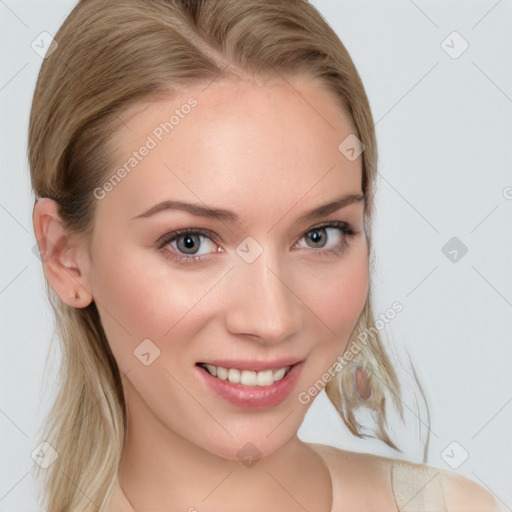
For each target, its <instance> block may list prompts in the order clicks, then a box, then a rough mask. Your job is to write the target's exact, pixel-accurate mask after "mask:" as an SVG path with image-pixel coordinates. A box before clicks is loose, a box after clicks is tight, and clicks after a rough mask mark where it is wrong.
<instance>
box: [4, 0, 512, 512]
mask: <svg viewBox="0 0 512 512" xmlns="http://www.w3.org/2000/svg"><path fill="white" fill-rule="evenodd" d="M312 3H313V4H314V5H315V6H316V7H317V8H318V9H319V10H320V12H321V13H322V14H323V16H324V17H325V18H326V20H327V21H328V22H329V23H330V24H331V26H332V27H333V28H334V30H335V31H336V32H337V33H338V35H339V36H340V38H341V40H342V41H343V43H344V44H345V46H346V47H347V49H348V50H349V52H350V54H351V56H352V58H353V59H354V61H355V63H356V66H357V68H358V70H359V72H360V75H361V77H362V79H363V82H364V85H365V87H366V91H367V93H368V96H369V98H370V103H371V107H372V111H373V114H374V118H375V122H376V129H377V137H378V143H379V153H380V164H379V179H378V191H377V216H376V218H375V223H374V246H375V252H376V254H377V257H376V268H375V269H374V274H373V285H374V296H375V312H376V314H377V316H378V315H379V313H381V312H384V311H386V310H387V309H388V308H389V307H390V306H391V304H392V303H393V302H395V301H399V302H400V303H401V304H402V305H403V311H402V312H400V313H399V314H398V315H397V316H396V318H395V319H394V320H392V321H391V322H390V324H388V326H387V328H386V331H385V334H386V340H388V341H390V342H391V343H392V344H393V346H394V347H396V350H397V352H398V353H399V354H400V353H401V354H403V353H404V347H407V348H408V350H409V352H410V353H411V355H412V357H413V360H414V363H415V367H416V369H417V372H418V374H419V377H420V379H421V382H422V385H423V387H424V390H425V393H426V395H427V398H428V401H429V405H430V411H431V420H432V422H431V433H430V438H431V439H430V447H429V452H428V463H429V464H431V465H433V466H437V467H443V468H448V469H449V468H450V466H449V465H448V464H447V461H450V462H451V463H452V465H457V464H456V463H457V461H460V459H461V457H462V456H463V454H464V453H465V452H467V453H468V455H469V457H468V458H467V460H466V461H465V462H463V463H462V464H461V465H460V466H458V467H457V469H456V470H457V471H458V472H460V473H462V474H464V475H466V476H468V477H470V478H472V479H473V480H476V481H478V482H479V483H481V484H482V485H484V486H486V487H488V488H489V489H490V490H491V491H492V492H494V493H495V494H496V495H497V496H498V497H499V499H500V500H501V501H503V502H504V503H505V504H506V506H507V507H508V508H509V509H511V510H512V491H511V486H510V482H511V477H512V441H511V429H510V426H511V423H512V421H511V420H512V403H511V402H512V384H511V378H510V370H511V360H512V359H511V352H512V349H511V343H510V341H511V336H510V333H511V330H512V320H511V319H512V272H511V261H512V254H511V252H512V251H511V248H512V229H511V225H512V222H511V220H512V173H511V168H512V167H511V166H512V149H511V148H512V138H511V133H512V72H511V63H512V32H511V31H510V27H511V26H512V24H511V21H512V1H511V0H500V1H496V0H479V1H467V0H465V1H453V0H451V1H446V0H444V1H439V0H437V1H432V0H430V1H427V0H415V1H412V0H394V1H391V0H386V1H377V0H374V1H361V0H357V1H355V0H353V1H342V0H314V1H313V2H312ZM74 4H75V1H74V0H73V1H69V0H66V1H64V0H60V1H58V2H57V1H48V0H46V1H44V2H28V1H17V2H15V1H14V0H0V38H1V43H2V44H1V48H2V67H1V69H0V105H1V109H2V110H1V138H0V144H1V147H2V153H1V154H2V159H1V164H2V165H1V173H2V174H1V179H2V181H1V185H2V186H1V188H0V227H1V234H2V247H3V250H2V262H1V265H0V311H1V320H2V324H1V327H2V344H1V348H2V357H1V364H2V367H1V378H2V382H1V388H0V389H1V391H2V393H1V396H0V433H1V434H0V450H1V452H0V461H1V462H0V475H1V480H0V512H24V511H34V510H36V506H35V501H34V499H35V486H34V482H33V480H32V477H31V474H30V473H29V471H30V467H31V464H32V459H31V456H30V454H31V452H32V451H33V450H34V448H35V447H36V440H37V437H36V436H37V433H38V430H39V429H40V423H41V418H42V415H43V414H44V412H45V411H46V409H47V406H48V404H49V396H50V394H51V393H50V390H45V389H43V388H42V377H43V363H44V358H45V356H46V353H47V350H48V346H49V340H50V336H51V333H52V329H53V318H52V314H51V309H50V306H49V304H48V303H47V299H46V295H45V291H44V281H43V274H42V267H41V263H40V261H39V259H38V258H37V257H36V256H35V255H34V253H33V247H34V244H35V238H34V234H33V231H32V220H31V213H32V204H33V198H32V195H31V192H30V184H29V171H28V164H27V159H26V143H27V127H28V116H29V111H30V103H31V98H32V94H33V89H34V85H35V80H36V77H37V73H38V71H39V67H40V65H41V58H40V57H39V55H37V54H36V53H35V52H34V50H32V48H31V43H32V41H33V40H34V39H35V38H36V36H38V35H39V34H40V33H41V32H43V31H47V32H49V33H50V34H55V33H56V31H57V30H58V28H59V26H60V24H61V23H62V21H63V20H64V18H65V16H66V15H67V14H68V13H69V11H70V10H71V8H72V7H73V6H74ZM453 31H457V32H458V33H459V34H460V36H462V38H464V40H466V41H467V43H468V44H469V47H468V49H467V50H466V51H465V52H464V53H462V54H461V55H460V56H459V57H458V58H452V57H451V56H450V55H448V53H446V51H445V50H444V49H443V47H442V42H443V41H444V40H445V39H446V38H447V36H449V35H450V34H451V33H452V32H453ZM457 37H458V36H455V38H454V37H453V36H451V37H450V38H448V39H447V40H446V43H444V45H443V46H444V47H445V48H447V49H448V50H449V51H451V52H452V53H453V52H457V51H458V50H459V49H460V48H461V41H460V40H458V39H457ZM450 46H451V48H449V47H450ZM452 237H457V238H458V239H459V240H460V241H461V242H463V243H464V244H465V246H467V248H468V252H467V253H466V254H465V255H464V256H463V257H462V258H460V259H459V260H458V261H457V262H452V261H450V260H449V259H448V257H447V256H445V254H443V252H442V247H443V246H444V245H445V244H446V243H447V242H448V240H450V239H451V238H452ZM459 254H460V253H459ZM55 363H56V366H58V361H55ZM405 407H406V410H407V411H410V412H409V413H408V422H409V423H408V426H407V428H405V429H402V430H400V429H399V428H398V427H396V432H397V437H398V440H399V441H403V443H404V446H405V448H406V450H407V451H406V452H405V453H404V454H403V455H401V457H403V458H408V459H410V460H415V461H419V460H421V450H420V445H419V443H418V441H417V439H418V435H419V434H421V433H422V432H423V433H424V431H425V428H424V427H423V428H422V425H423V423H422V421H424V419H422V420H421V421H420V420H418V419H417V418H416V416H415V415H416V414H417V411H416V409H415V406H414V403H413V401H411V400H409V399H406V403H405ZM420 416H421V415H420ZM421 418H423V416H421ZM299 435H300V437H301V438H302V439H303V440H306V441H313V442H320V443H324V444H332V445H335V446H339V447H341V448H346V449H350V450H360V451H366V452H373V453H377V454H383V455H388V456H399V455H398V454H396V453H395V452H393V451H392V450H390V449H387V448H386V447H385V446H384V445H383V444H382V443H379V442H374V441H371V440H358V439H354V438H352V436H350V435H349V434H348V433H347V431H346V429H345V428H344V426H343V423H342V422H341V419H340V418H339V417H338V415H337V413H336V411H335V410H334V409H333V408H332V406H331V405H330V402H329V401H328V399H327V397H326V395H325V393H322V394H321V395H320V396H319V397H318V399H317V400H316V401H315V403H314V404H313V406H312V407H311V409H310V411H309V413H308V415H307V416H306V420H305V422H304V424H303V425H302V427H301V429H300V431H299ZM453 441H456V442H457V443H458V444H456V445H452V448H453V450H452V449H449V450H448V451H447V452H445V456H444V457H443V456H442V455H441V454H442V452H443V451H444V450H445V448H446V447H447V446H448V445H450V443H452V442H453Z"/></svg>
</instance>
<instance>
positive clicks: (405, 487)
mask: <svg viewBox="0 0 512 512" xmlns="http://www.w3.org/2000/svg"><path fill="white" fill-rule="evenodd" d="M307 444H308V446H310V447H311V448H312V449H313V450H314V451H315V452H316V453H317V454H318V455H319V456H320V457H321V459H322V461H323V462H324V464H325V466H326V468H327V470H328V471H329V474H330V477H331V482H332V484H333V485H332V508H331V512H350V511H352V510H357V511H361V510H365V511H366V510H368V511H375V512H377V511H378V512H500V511H502V510H505V509H504V508H499V507H498V504H497V502H496V501H495V500H494V499H493V498H492V496H491V495H490V494H488V493H487V492H486V491H484V490H483V488H481V487H480V486H478V485H477V484H475V483H474V482H472V481H470V480H468V479H465V477H462V476H460V475H458V474H456V473H454V472H451V471H445V470H441V469H439V468H434V467H430V466H425V465H421V464H414V463H410V462H406V461H401V460H395V459H389V458H385V457H379V456H376V455H370V454H360V453H354V452H346V451H344V450H339V449H337V448H334V447H332V446H326V445H322V444H316V443H307ZM347 462H349V464H347ZM348 489H349V490H350V495H349V493H348V492H347V490H348ZM448 495H449V496H450V500H448V499H447V496H448ZM459 495H462V498H461V499H459ZM468 503H471V504H472V505H470V506H468ZM447 504H448V505H447ZM471 506H474V507H475V508H474V509H472V508H471ZM105 512H141V511H135V510H134V509H133V507H132V506H131V505H130V503H129V501H128V499H127V498H126V496H125V495H124V493H123V491H122V489H121V487H120V486H119V483H118V482H116V487H115V489H114V493H113V496H112V499H111V501H110V503H109V506H108V507H106V508H105ZM169 512H171V511H170V510H169ZM311 512H313V511H311ZM315 512H316V511H315Z"/></svg>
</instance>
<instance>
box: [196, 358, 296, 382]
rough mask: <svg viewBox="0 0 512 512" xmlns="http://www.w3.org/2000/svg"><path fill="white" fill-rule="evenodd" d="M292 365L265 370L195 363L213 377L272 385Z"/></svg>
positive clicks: (282, 377) (288, 370)
mask: <svg viewBox="0 0 512 512" xmlns="http://www.w3.org/2000/svg"><path fill="white" fill-rule="evenodd" d="M297 364H298V363H294V364H292V365H287V366H281V367H279V368H268V369H265V370H245V369H240V368H226V367H224V366H215V365H213V364H208V363H196V366H199V367H201V368H203V369H204V370H205V371H207V372H208V373H209V374H210V375H212V376H213V377H215V378H217V379H220V380H224V381H228V382H231V383H232V384H240V385H242V386H261V387H265V386H272V385H273V384H274V383H276V382H279V381H280V380H282V379H284V377H286V375H288V373H289V372H290V370H291V369H292V367H293V366H295V365H297Z"/></svg>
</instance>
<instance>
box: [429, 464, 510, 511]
mask: <svg viewBox="0 0 512 512" xmlns="http://www.w3.org/2000/svg"><path fill="white" fill-rule="evenodd" d="M439 471H441V484H442V486H443V489H444V494H445V500H446V506H447V509H448V511H449V512H505V510H508V509H506V508H505V507H504V506H503V505H502V504H501V503H500V502H499V501H498V500H497V499H496V498H495V497H494V496H493V495H492V494H491V493H490V492H489V491H487V490H486V489H485V488H484V487H482V486H481V485H480V484H478V483H477V482H474V481H473V480H471V479H469V478H467V477H465V476H463V475H460V474H458V473H456V472H454V471H448V470H439Z"/></svg>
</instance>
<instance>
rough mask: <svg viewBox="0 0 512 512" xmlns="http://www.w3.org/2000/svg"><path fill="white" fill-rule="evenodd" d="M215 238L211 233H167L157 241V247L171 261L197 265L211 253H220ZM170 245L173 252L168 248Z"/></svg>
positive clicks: (183, 231)
mask: <svg viewBox="0 0 512 512" xmlns="http://www.w3.org/2000/svg"><path fill="white" fill-rule="evenodd" d="M213 238H215V237H214V235H213V233H210V232H206V231H199V230H191V229H180V230H177V231H173V232H172V233H167V234H166V235H164V236H163V237H161V238H160V239H159V240H157V242H156V245H157V247H158V249H160V250H161V251H162V252H163V253H164V256H166V257H167V258H169V259H171V260H174V261H179V262H185V263H196V262H198V261H199V260H202V259H203V258H204V257H205V255H207V254H209V253H215V252H220V251H219V249H220V247H219V246H217V245H216V244H215V242H214V241H213ZM168 245H170V246H171V248H172V251H171V250H169V249H168V248H167V246H168ZM208 248H210V250H208ZM177 254H178V255H179V254H182V255H183V256H178V255H177Z"/></svg>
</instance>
